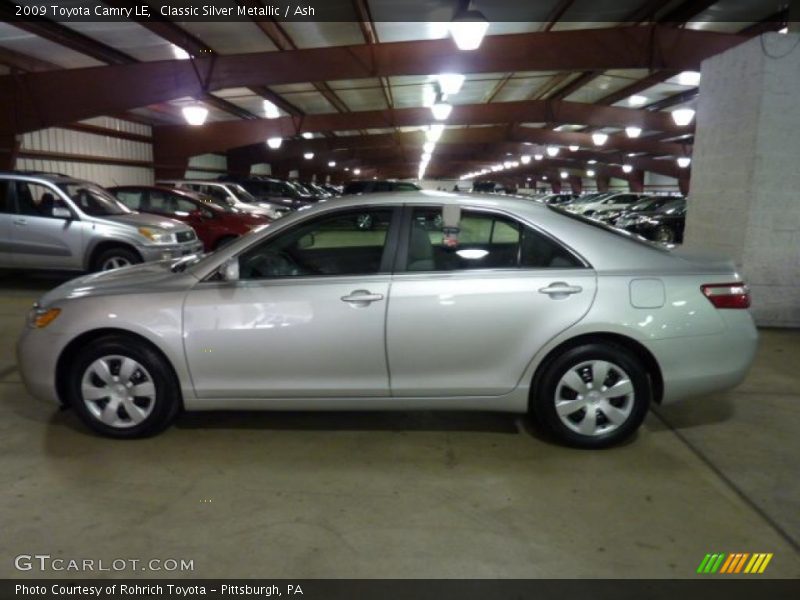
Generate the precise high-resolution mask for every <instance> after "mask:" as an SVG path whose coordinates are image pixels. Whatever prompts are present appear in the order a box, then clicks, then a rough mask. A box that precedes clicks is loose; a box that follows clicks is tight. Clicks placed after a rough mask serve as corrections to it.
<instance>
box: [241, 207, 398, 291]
mask: <svg viewBox="0 0 800 600" xmlns="http://www.w3.org/2000/svg"><path fill="white" fill-rule="evenodd" d="M391 219H392V210H391V209H357V210H350V211H344V212H340V213H336V214H335V215H325V216H321V217H318V218H316V219H314V220H312V221H311V222H309V223H306V224H301V225H298V226H296V227H293V228H292V229H291V230H289V231H287V232H285V233H282V234H280V235H279V236H278V237H277V238H273V239H271V240H268V241H266V242H264V243H262V244H259V245H258V246H256V247H255V248H252V249H250V250H248V251H247V252H245V253H244V254H242V255H241V256H240V257H239V270H240V278H241V279H270V278H276V277H301V276H315V275H369V274H373V273H377V272H378V271H379V270H380V266H381V261H382V258H383V250H384V246H385V244H386V236H387V234H388V231H389V226H390V224H391Z"/></svg>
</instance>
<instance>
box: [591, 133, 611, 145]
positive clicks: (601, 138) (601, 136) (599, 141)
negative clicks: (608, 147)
mask: <svg viewBox="0 0 800 600" xmlns="http://www.w3.org/2000/svg"><path fill="white" fill-rule="evenodd" d="M592 141H593V142H594V145H595V146H602V145H603V144H605V143H606V142H607V141H608V134H607V133H601V132H599V131H598V132H597V133H593V134H592Z"/></svg>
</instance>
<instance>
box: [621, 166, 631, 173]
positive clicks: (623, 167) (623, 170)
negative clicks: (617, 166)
mask: <svg viewBox="0 0 800 600" xmlns="http://www.w3.org/2000/svg"><path fill="white" fill-rule="evenodd" d="M632 171H633V167H632V166H631V165H622V172H623V173H630V172H632Z"/></svg>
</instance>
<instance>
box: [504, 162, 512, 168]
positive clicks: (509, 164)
mask: <svg viewBox="0 0 800 600" xmlns="http://www.w3.org/2000/svg"><path fill="white" fill-rule="evenodd" d="M503 166H504V167H505V168H506V169H510V168H511V161H510V160H507V161H505V162H504V163H503Z"/></svg>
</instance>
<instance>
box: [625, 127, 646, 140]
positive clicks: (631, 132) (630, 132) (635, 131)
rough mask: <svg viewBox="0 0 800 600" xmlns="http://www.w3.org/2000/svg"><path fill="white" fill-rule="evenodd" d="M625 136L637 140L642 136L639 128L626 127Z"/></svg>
mask: <svg viewBox="0 0 800 600" xmlns="http://www.w3.org/2000/svg"><path fill="white" fill-rule="evenodd" d="M625 134H626V135H627V136H628V137H629V138H637V137H639V136H640V135H642V128H641V127H626V128H625Z"/></svg>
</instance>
